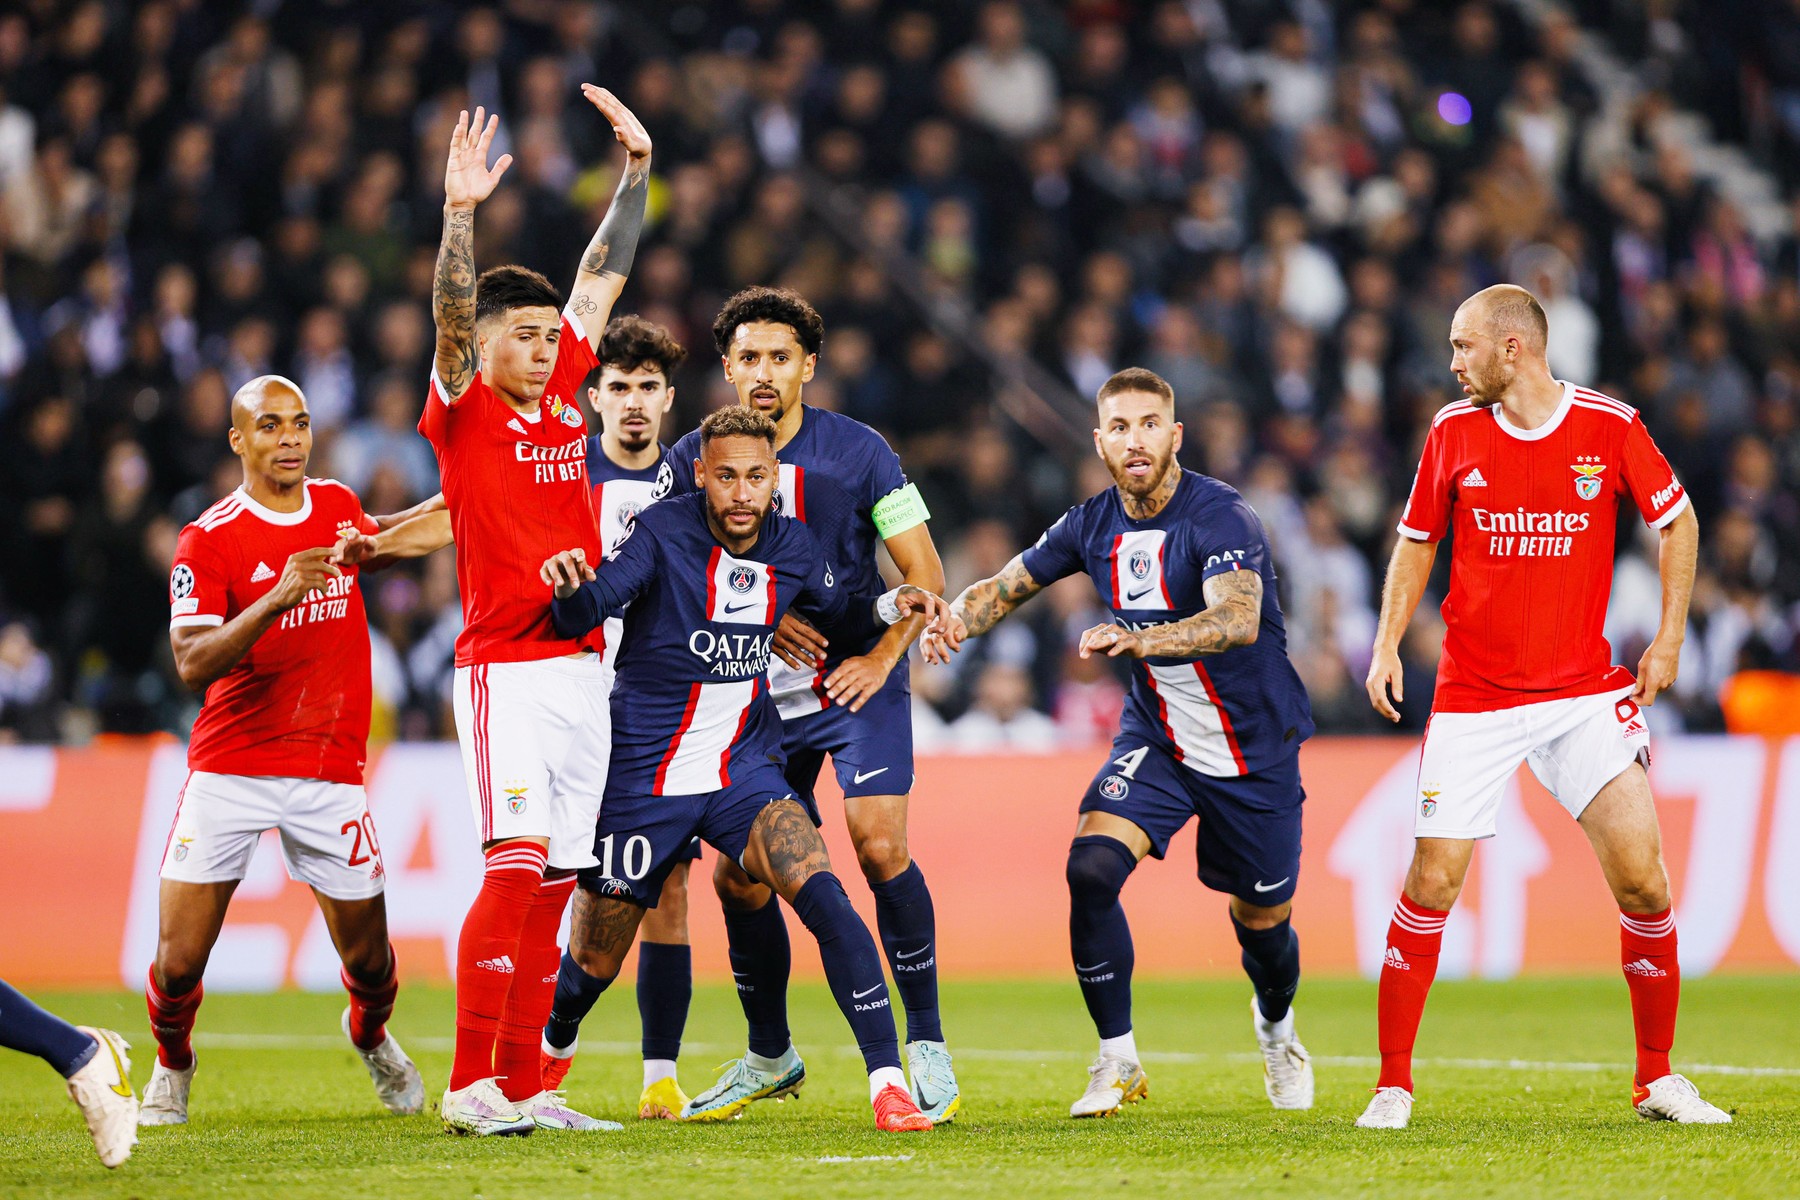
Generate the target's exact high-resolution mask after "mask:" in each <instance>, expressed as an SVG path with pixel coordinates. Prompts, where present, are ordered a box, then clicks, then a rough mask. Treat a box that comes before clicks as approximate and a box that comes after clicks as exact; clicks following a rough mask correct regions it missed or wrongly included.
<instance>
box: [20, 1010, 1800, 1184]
mask: <svg viewBox="0 0 1800 1200" xmlns="http://www.w3.org/2000/svg"><path fill="white" fill-rule="evenodd" d="M1248 995H1249V992H1248V988H1247V986H1246V985H1245V984H1243V983H1242V982H1241V981H1224V982H1221V981H1204V982H1197V981H1187V982H1183V981H1147V982H1143V983H1140V985H1139V986H1138V989H1137V1005H1136V1022H1137V1035H1138V1043H1139V1046H1140V1048H1141V1049H1142V1050H1143V1051H1144V1052H1145V1067H1146V1070H1147V1071H1148V1072H1149V1076H1150V1098H1149V1099H1148V1100H1147V1101H1145V1102H1144V1103H1143V1104H1140V1105H1137V1106H1135V1107H1133V1108H1128V1109H1127V1110H1126V1112H1125V1113H1124V1114H1123V1115H1121V1116H1120V1117H1118V1118H1115V1119H1111V1120H1104V1121H1071V1120H1070V1119H1069V1118H1068V1116H1067V1113H1068V1106H1069V1103H1070V1102H1071V1101H1072V1100H1074V1098H1075V1097H1076V1096H1077V1095H1079V1094H1080V1092H1081V1089H1082V1087H1083V1086H1084V1084H1085V1082H1086V1076H1085V1067H1086V1065H1087V1062H1088V1059H1089V1057H1090V1055H1091V1054H1092V1052H1093V1043H1094V1036H1093V1030H1092V1028H1091V1026H1090V1025H1089V1024H1088V1021H1087V1017H1086V1014H1085V1013H1084V1011H1083V1010H1082V1006H1081V1001H1080V998H1079V996H1078V994H1077V992H1076V990H1075V988H1074V986H1073V985H1072V984H1066V983H962V984H952V985H949V986H947V987H946V989H945V997H944V1009H945V1014H946V1021H945V1024H946V1026H947V1028H948V1031H949V1033H950V1036H951V1039H952V1040H951V1043H950V1045H951V1049H952V1050H953V1051H954V1052H956V1054H957V1071H958V1074H959V1076H960V1078H961V1082H962V1087H963V1095H964V1100H965V1105H966V1107H965V1109H964V1112H963V1115H962V1116H961V1117H959V1118H958V1120H957V1121H956V1123H955V1124H954V1125H952V1126H948V1127H945V1128H942V1129H939V1130H935V1131H933V1132H931V1133H928V1134H921V1135H895V1134H879V1133H876V1132H875V1131H874V1129H873V1127H872V1125H871V1122H870V1116H869V1107H868V1102H867V1095H868V1093H867V1088H866V1083H865V1080H864V1077H863V1072H862V1069H861V1063H860V1061H859V1060H858V1059H857V1058H856V1056H855V1054H854V1048H853V1047H851V1046H850V1045H849V1044H848V1038H847V1036H846V1030H845V1028H844V1026H843V1022H842V1019H841V1018H840V1017H839V1015H838V1013H837V1012H836V1010H835V1009H834V1008H833V1007H832V1005H831V1000H830V996H829V994H828V993H827V992H826V991H825V989H824V988H823V986H822V985H805V986H801V987H797V988H796V990H795V994H794V997H793V1008H794V1014H793V1016H794V1029H795V1036H796V1038H797V1039H798V1044H799V1046H800V1048H801V1051H802V1053H803V1054H805V1055H806V1057H807V1066H808V1072H809V1075H808V1083H807V1087H806V1093H805V1095H804V1097H803V1098H801V1099H800V1100H799V1101H797V1102H789V1103H783V1104H780V1105H776V1104H771V1103H761V1104H757V1105H755V1106H753V1107H752V1108H751V1110H750V1112H749V1114H748V1115H746V1116H745V1117H744V1118H743V1119H741V1120H738V1121H735V1122H730V1123H726V1124H723V1125H699V1126H682V1125H676V1124H673V1123H671V1122H640V1121H637V1120H635V1119H633V1113H635V1105H636V1100H637V1094H638V1083H639V1078H640V1076H639V1066H638V1055H637V1050H636V1045H635V1038H636V1034H637V1014H636V1010H635V1008H634V1007H633V1001H632V996H631V988H630V986H629V980H627V981H626V986H624V987H621V988H619V989H617V990H615V991H614V992H613V993H612V994H610V995H609V996H607V997H606V998H605V1000H604V1001H603V1002H602V1004H601V1005H600V1007H599V1008H597V1009H596V1010H595V1013H594V1016H593V1018H592V1019H591V1020H590V1021H589V1023H588V1029H587V1033H588V1044H587V1045H586V1046H584V1048H583V1050H582V1052H581V1055H580V1057H579V1058H578V1059H577V1060H576V1064H575V1069H574V1071H573V1072H572V1073H571V1075H570V1077H569V1084H568V1093H569V1097H570V1101H571V1103H573V1104H574V1105H575V1106H576V1107H578V1108H581V1109H582V1110H584V1111H587V1112H590V1113H593V1114H595V1115H599V1116H607V1117H613V1118H617V1119H620V1120H623V1121H625V1122H626V1129H625V1132H624V1133H622V1134H591V1135H581V1134H562V1135H553V1134H549V1133H544V1132H539V1133H537V1134H536V1135H534V1136H532V1137H530V1138H524V1139H504V1140H501V1139H491V1140H485V1141H480V1140H468V1139H461V1138H452V1137H449V1136H447V1135H446V1134H444V1133H443V1132H442V1129H441V1126H440V1125H439V1123H438V1121H437V1119H436V1117H435V1116H433V1115H429V1112H428V1114H426V1115H421V1116H417V1117H411V1118H397V1117H390V1116H388V1115H387V1114H385V1113H384V1112H382V1111H381V1109H380V1108H379V1106H378V1105H377V1103H376V1101H375V1098H374V1093H373V1090H372V1089H371V1088H370V1086H369V1082H368V1078H367V1076H366V1075H365V1073H364V1071H363V1069H362V1066H361V1064H360V1063H359V1062H358V1061H357V1060H356V1059H355V1057H354V1056H353V1055H352V1053H351V1052H350V1050H349V1048H348V1046H347V1045H346V1044H344V1043H343V1041H342V1038H341V1034H340V1033H339V1030H338V1012H339V1010H340V1009H341V1008H342V1005H343V999H342V997H340V996H335V995H304V994H295V993H289V994H282V995H275V996H232V995H217V996H209V997H208V998H207V1000H206V1004H205V1006H204V1007H203V1008H202V1009H201V1013H200V1026H199V1039H198V1042H197V1046H198V1051H199V1056H200V1071H199V1074H198V1075H197V1076H196V1078H195V1081H194V1093H193V1107H192V1117H193V1123H192V1124H191V1125H189V1126H187V1127H186V1128H184V1129H147V1130H144V1131H142V1142H141V1143H140V1145H139V1147H138V1149H137V1152H136V1154H135V1155H134V1157H133V1158H132V1160H131V1162H129V1163H128V1164H126V1166H125V1167H124V1168H122V1169H121V1170H119V1171H116V1172H108V1171H106V1170H104V1169H103V1168H101V1166H100V1165H99V1163H98V1161H97V1160H96V1159H95V1157H94V1154H93V1148H92V1145H91V1143H90V1142H89V1141H88V1139H87V1137H86V1135H85V1133H84V1131H83V1130H82V1129H81V1125H80V1116H79V1114H78V1113H77V1112H76V1111H75V1108H74V1106H73V1105H72V1104H70V1103H69V1102H68V1100H67V1099H66V1098H65V1097H64V1095H63V1093H62V1088H61V1081H60V1080H59V1079H58V1078H57V1077H56V1076H55V1075H54V1073H52V1072H51V1071H50V1070H49V1068H47V1067H46V1066H44V1064H42V1063H40V1062H36V1061H34V1060H31V1059H28V1058H26V1057H25V1056H23V1055H19V1054H14V1053H10V1052H0V1195H4V1196H46V1197H49V1196H54V1197H69V1196H88V1195H94V1196H101V1195H107V1196H142V1197H154V1196H180V1197H183V1198H184V1200H186V1198H188V1197H207V1196H227V1195H230V1196H243V1195H256V1194H262V1195H279V1196H281V1197H282V1198H283V1200H299V1198H301V1197H314V1196H320V1197H323V1196H333V1197H336V1196H365V1197H372V1198H375V1200H406V1198H411V1197H431V1198H432V1200H451V1198H460V1197H474V1196H483V1197H512V1196H519V1197H532V1198H533V1200H544V1198H546V1197H558V1198H559V1200H560V1198H561V1197H574V1196H602V1195H604V1196H638V1197H643V1196H657V1197H661V1196H669V1197H680V1196H689V1195H704V1194H708V1193H709V1192H710V1193H711V1194H728V1195H729V1194H737V1195H745V1196H755V1197H757V1198H758V1200H764V1198H775V1197H788V1196H817V1195H821V1194H836V1195H858V1196H880V1197H883V1198H884V1200H887V1198H892V1200H907V1198H910V1197H941V1196H945V1195H954V1196H970V1195H1006V1196H1009V1197H1018V1196H1020V1195H1023V1194H1025V1193H1027V1192H1029V1193H1030V1194H1031V1195H1032V1196H1033V1200H1037V1198H1039V1197H1047V1196H1064V1195H1067V1196H1076V1195H1081V1196H1087V1195H1091V1194H1092V1193H1094V1192H1096V1191H1109V1190H1114V1189H1118V1190H1121V1191H1122V1190H1126V1189H1129V1190H1130V1191H1131V1192H1134V1193H1151V1194H1171V1195H1172V1194H1176V1193H1178V1192H1179V1193H1180V1194H1181V1195H1183V1196H1211V1195H1252V1194H1254V1195H1258V1196H1354V1195H1396V1196H1407V1197H1413V1196H1455V1197H1457V1198H1458V1200H1468V1198H1472V1197H1480V1196H1502V1195H1508V1196H1510V1195H1529V1196H1581V1197H1588V1196H1598V1195H1619V1196H1630V1197H1634V1198H1636V1197H1658V1196H1709V1197H1710V1196H1781V1195H1787V1196H1791V1195H1795V1194H1796V1193H1797V1192H1800V1132H1796V1131H1800V1022H1797V1021H1796V1019H1795V1014H1796V1013H1800V977H1796V976H1771V977H1737V978H1708V979H1699V980H1693V981H1690V982H1689V983H1687V984H1686V985H1685V986H1684V993H1683V996H1682V1024H1681V1030H1680V1035H1679V1038H1678V1041H1677V1045H1676V1051H1677V1058H1676V1064H1677V1069H1679V1070H1685V1071H1686V1073H1688V1074H1689V1075H1690V1076H1691V1077H1693V1078H1694V1079H1696V1081H1697V1082H1699V1084H1700V1086H1701V1088H1702V1091H1703V1092H1704V1094H1705V1095H1706V1096H1707V1097H1708V1098H1710V1099H1712V1100H1714V1101H1715V1102H1717V1103H1719V1104H1720V1105H1721V1106H1723V1107H1725V1108H1726V1109H1728V1110H1730V1111H1733V1112H1734V1113H1735V1115H1736V1123H1735V1124H1733V1125H1730V1126H1727V1127H1722V1128H1688V1127H1677V1126H1672V1125H1668V1124H1666V1123H1660V1122H1659V1123H1655V1124H1652V1123H1650V1122H1646V1121H1643V1120H1641V1119H1640V1118H1638V1117H1637V1116H1636V1115H1635V1114H1634V1113H1633V1112H1632V1111H1631V1109H1630V1107H1629V1105H1628V1098H1629V1093H1630V1085H1631V1078H1630V1068H1629V1066H1628V1065H1626V1064H1628V1063H1629V1061H1630V1053H1629V1052H1630V1049H1631V1045H1632V1039H1631V1022H1630V1014H1629V1009H1628V1005H1627V1000H1626V993H1625V985H1624V983H1623V982H1622V981H1621V980H1620V979H1618V978H1616V977H1611V978H1595V979H1555V980H1548V979H1535V980H1525V981H1517V982H1511V983H1477V982H1451V983H1445V984H1440V985H1439V986H1438V987H1437V988H1436V989H1435V990H1434V991H1433V993H1432V996H1431V1005H1430V1007H1429V1009H1428V1010H1427V1012H1426V1019H1425V1027H1424V1030H1423V1032H1422V1034H1421V1036H1420V1043H1419V1055H1420V1057H1421V1062H1420V1069H1419V1072H1418V1078H1419V1087H1420V1089H1421V1090H1420V1095H1419V1103H1418V1107H1417V1108H1416V1109H1415V1111H1414V1116H1413V1127H1412V1128H1411V1129H1408V1130H1405V1131H1400V1132H1382V1131H1372V1130H1358V1129H1355V1128H1353V1127H1352V1123H1353V1122H1354V1121H1355V1119H1356V1117H1357V1115H1358V1114H1359V1113H1360V1112H1361V1111H1362V1107H1363V1105H1364V1103H1365V1102H1366V1100H1367V1097H1368V1089H1369V1087H1370V1086H1371V1085H1372V1083H1373V1082H1374V1077H1375V1070H1374V1067H1373V1059H1372V1055H1373V1051H1374V1040H1375V990H1374V987H1373V985H1372V984H1368V983H1361V982H1348V981H1321V980H1311V981H1308V982H1307V983H1306V984H1305V985H1304V986H1303V987H1302V989H1301V993H1300V1001H1299V1005H1298V1013H1299V1029H1300V1033H1301V1036H1302V1039H1303V1040H1304V1041H1305V1042H1306V1044H1307V1046H1308V1048H1309V1049H1310V1050H1311V1051H1312V1053H1313V1055H1314V1057H1315V1063H1316V1065H1317V1070H1318V1098H1317V1106H1316V1107H1315V1108H1314V1109H1313V1110H1312V1111H1311V1112H1308V1113H1277V1112H1274V1111H1273V1110H1271V1109H1270V1108H1269V1106H1268V1103H1267V1102H1266V1100H1265V1099H1264V1097H1263V1092H1262V1081H1261V1066H1260V1059H1259V1058H1257V1056H1256V1054H1255V1043H1254V1039H1253V1036H1252V1034H1251V1031H1250V1019H1249V1013H1248V1011H1247V1009H1248V1007H1249V1004H1248ZM37 998H38V999H40V1000H41V1001H43V1002H45V1003H47V1004H49V1005H50V1006H51V1007H52V1008H53V1009H55V1010H56V1011H58V1012H60V1013H62V1014H64V1015H65V1016H67V1017H69V1018H71V1019H73V1020H77V1021H80V1022H84V1023H90V1024H105V1025H109V1026H111V1027H113V1028H117V1029H120V1030H122V1031H124V1033H125V1034H126V1037H127V1038H128V1040H130V1041H131V1042H132V1044H133V1057H134V1069H133V1075H134V1077H135V1080H136V1082H137V1085H138V1087H139V1088H140V1089H141V1088H142V1086H143V1083H144V1081H145V1080H146V1079H147V1078H148V1077H149V1073H150V1063H151V1059H152V1058H153V1056H154V1053H155V1044H154V1042H153V1041H152V1040H151V1038H150V1035H149V1031H148V1029H147V1028H146V1027H145V1018H144V1013H143V1001H142V998H141V997H139V996H137V995H135V994H130V993H123V992H104V993H94V992H88V993H71V994H41V995H39V996H38V997H37ZM452 1014H453V1007H452V1000H451V996H450V994H449V993H448V992H445V991H437V990H425V989H417V988H415V989H404V988H403V989H402V991H401V994H400V1008H399V1015H398V1019H397V1020H396V1021H395V1023H394V1029H395V1032H396V1034H397V1035H398V1036H399V1037H400V1039H401V1041H402V1043H403V1044H404V1045H406V1046H407V1048H408V1050H409V1051H410V1052H411V1054H412V1055H413V1057H414V1059H415V1060H416V1061H417V1062H418V1063H419V1065H420V1067H421V1069H422V1070H423V1071H424V1073H425V1081H426V1091H427V1097H428V1101H429V1103H430V1105H431V1106H433V1107H434V1106H435V1104H436V1100H437V1097H438V1096H439V1095H440V1094H441V1093H442V1091H443V1087H444V1079H445V1075H446V1072H447V1071H448V1069H449V1062H450V1055H449V1041H448V1035H449V1033H450V1029H451V1021H452ZM742 1028H743V1027H742V1023H741V1018H740V1016H739V1014H738V1009H737V1003H736V999H735V997H734V996H733V994H732V992H731V990H730V989H729V988H725V987H716V986H709V987H701V988H700V989H698V991H697V993H696V995H695V1000H694V1010H693V1016H692V1018H691V1020H690V1021H689V1025H688V1031H689V1034H690V1037H691V1039H692V1040H691V1041H690V1043H689V1044H688V1046H687V1047H685V1048H684V1049H685V1051H686V1053H685V1055H684V1057H683V1059H682V1069H681V1078H682V1083H683V1085H684V1086H685V1087H686V1088H687V1089H688V1090H689V1092H690V1093H692V1092H697V1091H699V1090H700V1089H701V1088H703V1087H705V1086H706V1085H707V1084H708V1083H709V1082H710V1081H711V1078H712V1070H711V1068H712V1067H713V1065H714V1064H715V1063H717V1062H719V1061H720V1060H723V1059H726V1058H729V1057H731V1056H732V1055H733V1054H735V1053H738V1052H741V1042H740V1040H739V1039H740V1038H741V1037H742ZM1513 1059H1519V1060H1533V1061H1535V1062H1538V1063H1545V1064H1548V1063H1557V1064H1562V1065H1560V1066H1548V1065H1538V1066H1533V1065H1523V1064H1507V1063H1505V1062H1504V1061H1494V1062H1489V1061H1486V1060H1513ZM1609 1064H1610V1065H1609ZM1700 1064H1713V1065H1725V1066H1730V1067H1737V1068H1761V1069H1763V1073H1760V1074H1757V1073H1747V1072H1746V1073H1735V1074H1727V1073H1718V1072H1709V1071H1707V1070H1706V1069H1704V1068H1703V1067H1702V1066H1700ZM1771 1069H1772V1070H1771ZM869 1156H900V1157H898V1158H887V1157H880V1158H874V1157H869ZM846 1160H847V1161H846Z"/></svg>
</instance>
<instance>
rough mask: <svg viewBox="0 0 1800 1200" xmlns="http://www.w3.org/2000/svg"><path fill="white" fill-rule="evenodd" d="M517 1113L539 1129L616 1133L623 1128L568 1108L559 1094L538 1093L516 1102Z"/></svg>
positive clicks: (617, 1124) (615, 1123)
mask: <svg viewBox="0 0 1800 1200" xmlns="http://www.w3.org/2000/svg"><path fill="white" fill-rule="evenodd" d="M516 1105H517V1107H518V1110H519V1112H520V1113H521V1114H522V1115H523V1116H525V1117H526V1118H527V1119H528V1120H530V1121H531V1122H533V1123H534V1124H535V1125H537V1127H538V1128H539V1129H557V1130H571V1131H573V1132H576V1133H617V1132H619V1131H620V1130H621V1129H624V1128H625V1127H624V1126H623V1125H621V1124H619V1123H618V1122H617V1121H602V1120H601V1119H600V1118H598V1117H590V1116H588V1115H587V1114H586V1113H578V1112H576V1111H575V1110H574V1109H572V1108H570V1107H569V1106H568V1104H567V1102H565V1101H564V1099H563V1094H562V1093H561V1092H539V1093H538V1094H537V1095H535V1096H530V1097H527V1098H526V1099H524V1100H520V1101H517V1102H516Z"/></svg>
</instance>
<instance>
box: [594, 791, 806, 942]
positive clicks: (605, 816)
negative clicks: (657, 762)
mask: <svg viewBox="0 0 1800 1200" xmlns="http://www.w3.org/2000/svg"><path fill="white" fill-rule="evenodd" d="M793 796H794V789H793V788H791V787H789V786H788V784H787V780H785V779H783V778H782V777H781V771H780V770H779V769H778V768H777V767H775V766H772V765H770V766H759V767H756V768H755V769H753V770H752V771H750V773H749V774H748V775H746V776H745V777H744V778H743V779H740V780H738V781H737V782H735V783H733V784H732V785H731V786H730V787H726V788H721V789H719V790H718V791H716V792H702V793H701V794H699V795H697V796H621V795H617V794H614V795H610V796H608V797H606V801H605V803H603V804H601V806H600V824H599V826H598V828H597V829H596V830H595V833H594V857H595V858H596V859H598V860H599V862H598V864H597V865H595V866H592V867H587V868H585V869H584V870H582V871H580V872H578V873H577V875H578V878H579V879H580V881H581V886H582V887H584V888H586V889H587V890H588V891H590V892H593V893H595V894H596V895H599V896H608V897H613V898H615V899H619V900H626V901H629V902H631V903H632V904H640V905H642V906H644V907H645V908H655V907H656V902H657V900H658V899H660V898H661V896H662V887H663V882H664V881H665V880H667V879H668V877H669V872H670V870H671V869H673V868H674V866H675V864H676V863H678V862H689V861H692V859H693V858H694V857H695V853H694V847H695V844H696V843H695V839H696V838H699V839H701V840H704V841H706V842H707V843H709V844H710V845H711V846H712V847H713V848H714V849H715V850H717V851H718V852H719V853H720V854H723V855H726V856H727V857H729V858H730V859H731V860H732V861H733V862H736V863H739V864H741V863H742V862H743V858H744V848H745V847H746V846H748V845H749V844H750V827H751V826H753V825H755V824H756V818H757V817H758V816H760V815H761V813H762V810H763V809H764V808H766V807H768V805H769V804H770V803H772V802H773V801H776V800H783V799H790V798H793ZM800 806H801V807H802V808H804V809H806V812H807V815H808V816H809V817H811V818H812V822H813V824H815V825H817V824H818V823H819V814H818V810H817V809H816V808H814V807H813V805H812V803H811V801H809V800H805V799H801V801H800Z"/></svg>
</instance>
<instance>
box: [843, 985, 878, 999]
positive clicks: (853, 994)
mask: <svg viewBox="0 0 1800 1200" xmlns="http://www.w3.org/2000/svg"><path fill="white" fill-rule="evenodd" d="M880 990H881V985H880V984H879V983H878V984H876V985H875V986H874V987H872V988H866V989H864V990H863V991H860V992H851V993H850V998H851V999H852V1000H861V999H862V998H863V997H864V996H867V995H868V994H869V993H870V992H879V991H880Z"/></svg>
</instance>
